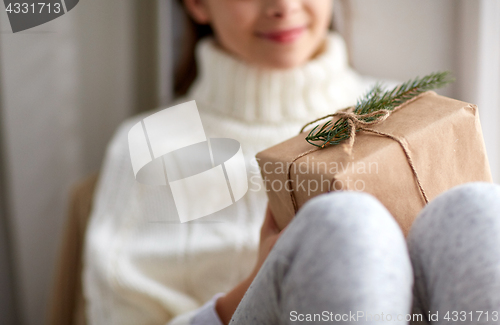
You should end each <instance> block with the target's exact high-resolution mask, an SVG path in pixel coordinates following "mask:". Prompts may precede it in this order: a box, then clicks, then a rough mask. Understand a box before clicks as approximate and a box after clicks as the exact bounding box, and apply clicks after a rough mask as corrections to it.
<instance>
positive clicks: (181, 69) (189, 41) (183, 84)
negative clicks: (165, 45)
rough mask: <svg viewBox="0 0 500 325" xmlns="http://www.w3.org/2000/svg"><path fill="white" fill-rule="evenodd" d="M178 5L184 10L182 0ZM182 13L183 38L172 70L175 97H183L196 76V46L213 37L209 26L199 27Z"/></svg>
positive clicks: (179, 0) (185, 13) (185, 11)
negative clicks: (208, 37)
mask: <svg viewBox="0 0 500 325" xmlns="http://www.w3.org/2000/svg"><path fill="white" fill-rule="evenodd" d="M178 3H179V4H180V6H182V7H183V8H184V3H183V1H182V0H178ZM183 12H184V16H185V17H184V18H185V19H184V21H185V22H186V23H185V26H184V37H183V42H182V49H181V52H180V58H181V59H180V60H179V64H178V65H177V66H176V67H175V70H174V96H175V97H180V96H183V95H185V94H186V93H187V91H188V90H189V87H191V84H192V83H193V81H194V80H195V79H196V76H197V74H198V68H197V66H196V57H195V56H196V53H195V48H196V44H197V43H198V41H199V40H201V39H202V38H204V37H207V36H210V35H213V30H212V28H211V27H210V25H200V24H198V23H196V22H195V21H194V20H193V18H191V16H190V15H188V14H187V10H183Z"/></svg>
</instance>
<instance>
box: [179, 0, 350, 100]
mask: <svg viewBox="0 0 500 325" xmlns="http://www.w3.org/2000/svg"><path fill="white" fill-rule="evenodd" d="M177 2H178V3H179V5H180V6H181V7H182V8H184V2H183V0H177ZM341 2H342V4H343V6H344V15H343V16H344V18H347V19H348V16H349V13H348V11H349V8H348V3H347V0H341ZM183 12H184V16H185V17H184V18H185V19H184V21H185V22H186V23H185V28H184V37H183V42H182V49H181V52H180V60H179V63H178V65H177V66H176V67H175V70H174V96H175V97H180V96H183V95H185V94H186V93H187V91H188V90H189V88H190V87H191V85H192V83H193V81H194V80H195V79H196V76H197V75H198V68H197V66H196V53H195V49H196V44H197V43H198V41H199V40H201V39H202V38H204V37H207V36H211V35H213V34H214V33H213V30H212V28H211V27H210V25H200V24H198V23H197V22H195V21H194V20H193V18H191V16H190V15H189V14H188V13H187V10H185V8H184V10H183ZM332 19H333V18H332ZM334 23H335V22H334ZM334 23H332V24H330V29H331V30H337V28H335V24H334ZM348 47H349V46H348ZM349 53H350V51H349Z"/></svg>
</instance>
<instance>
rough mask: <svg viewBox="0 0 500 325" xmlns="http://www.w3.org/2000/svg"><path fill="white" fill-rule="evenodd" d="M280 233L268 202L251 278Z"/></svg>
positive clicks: (257, 270)
mask: <svg viewBox="0 0 500 325" xmlns="http://www.w3.org/2000/svg"><path fill="white" fill-rule="evenodd" d="M285 228H286V227H285ZM280 235H281V232H280V230H279V229H278V226H277V225H276V222H275V221H274V216H273V214H272V212H271V209H270V208H269V204H268V205H267V208H266V216H265V218H264V223H263V224H262V227H261V228H260V244H259V256H258V258H257V263H256V264H255V268H254V270H253V271H252V273H251V275H250V277H251V278H252V279H253V278H254V277H255V276H256V275H257V272H259V270H260V268H261V266H262V264H264V261H265V260H266V258H267V255H269V252H270V251H271V249H272V248H273V247H274V244H275V243H276V241H277V240H278V238H279V237H280Z"/></svg>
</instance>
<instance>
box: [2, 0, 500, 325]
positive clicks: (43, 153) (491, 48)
mask: <svg viewBox="0 0 500 325" xmlns="http://www.w3.org/2000/svg"><path fill="white" fill-rule="evenodd" d="M0 7H1V8H2V11H1V13H0V131H1V132H0V324H26V325H35V324H41V323H43V319H44V314H45V311H46V309H47V301H48V300H49V297H50V292H51V287H52V284H53V281H54V269H55V262H56V260H57V255H58V251H59V249H60V247H59V246H60V244H61V236H62V235H61V233H62V229H63V226H64V224H65V218H66V216H67V210H68V199H69V192H70V188H71V186H72V185H73V184H75V182H77V181H78V180H79V179H81V178H82V177H84V176H86V175H88V174H89V173H92V172H96V171H98V170H99V168H100V166H101V163H102V159H103V155H104V152H105V150H106V145H107V143H108V141H109V140H110V138H111V136H112V135H113V132H114V130H115V128H116V127H117V126H118V125H119V124H120V122H121V121H122V120H123V119H125V118H126V117H128V116H131V115H134V114H136V113H138V112H141V111H145V110H151V109H155V108H159V107H162V106H167V105H168V104H169V102H170V101H171V100H172V98H173V97H172V93H173V92H172V79H173V76H172V71H173V67H174V66H175V64H176V57H177V56H178V55H179V54H178V53H179V50H178V49H179V48H180V47H181V44H182V30H183V19H182V15H181V12H180V11H179V9H178V8H176V5H175V3H174V1H172V0H106V1H98V0H82V1H80V3H79V4H78V6H77V7H76V8H75V9H73V10H71V11H70V12H68V13H67V14H65V15H63V16H62V17H60V18H58V19H55V20H53V21H51V22H49V23H46V24H44V25H41V26H38V27H35V28H32V29H29V30H26V31H23V32H19V33H16V34H13V33H12V31H11V29H10V25H9V22H8V19H7V15H6V12H5V11H4V10H3V8H4V7H3V6H0ZM334 7H335V21H336V25H337V28H338V29H339V30H340V32H341V33H342V34H343V35H344V37H345V39H346V41H347V43H348V46H349V49H350V57H351V64H352V66H353V67H354V68H355V69H356V70H357V71H358V72H360V73H361V74H364V75H370V76H373V77H377V78H385V79H393V80H401V81H403V80H406V79H409V78H413V77H415V76H417V75H420V76H422V75H425V74H427V73H429V72H433V71H437V70H451V71H452V72H453V73H454V75H455V77H456V79H457V81H456V82H455V83H454V84H453V85H451V86H448V87H447V88H446V89H444V90H442V91H440V93H441V94H444V95H447V96H451V97H454V98H457V99H460V100H464V101H468V102H471V103H475V104H477V105H478V106H479V109H480V115H481V121H482V127H483V133H484V137H485V141H486V146H487V150H488V155H489V160H490V164H491V168H492V172H493V176H494V180H495V182H499V180H500V131H499V129H500V128H499V126H500V1H499V0H474V1H470V0H440V1H435V0H339V1H336V2H335V6H334Z"/></svg>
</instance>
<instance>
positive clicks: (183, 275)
mask: <svg viewBox="0 0 500 325" xmlns="http://www.w3.org/2000/svg"><path fill="white" fill-rule="evenodd" d="M197 60H198V64H199V66H200V74H199V77H198V79H197V80H196V82H195V84H194V85H193V87H192V88H191V90H190V92H189V94H188V96H187V97H186V98H184V99H182V100H181V102H184V101H187V100H191V99H195V100H196V103H197V105H198V109H199V111H200V114H201V119H202V122H203V126H204V129H205V132H206V134H207V136H208V137H224V138H233V139H236V140H238V141H239V142H240V143H241V146H242V150H243V153H244V155H245V158H246V161H247V171H248V176H249V191H248V192H247V194H246V195H245V196H244V197H243V198H242V199H241V200H239V201H237V202H236V203H235V204H233V205H232V206H230V207H228V208H226V209H224V210H221V211H219V212H218V213H215V214H214V215H212V216H208V217H204V218H201V219H199V220H196V221H193V222H188V223H183V224H181V223H180V222H179V221H178V219H177V217H176V214H175V213H174V212H175V205H174V203H173V202H172V201H171V200H169V195H168V188H167V187H155V186H147V185H142V184H139V183H137V182H136V181H135V178H134V174H133V171H132V165H131V161H130V156H129V149H128V143H127V134H128V131H129V129H130V128H131V127H132V126H133V125H134V124H135V123H136V122H137V121H139V120H140V119H142V118H144V117H146V116H148V115H150V114H152V113H153V112H149V113H147V114H142V115H140V116H136V117H133V118H131V119H129V120H127V121H125V122H124V123H123V124H122V125H121V126H120V128H119V129H118V130H117V132H116V133H115V136H114V137H113V139H112V141H111V143H110V144H109V146H108V150H107V153H106V157H105V161H104V165H103V168H102V170H101V176H100V181H99V184H98V188H97V191H96V195H95V200H94V202H95V203H94V209H93V212H92V216H91V220H90V223H89V226H88V231H87V236H86V244H85V256H84V293H85V297H86V301H87V318H88V323H89V324H92V325H94V324H99V325H100V324H103V325H104V324H105V325H114V324H119V325H127V324H131V325H141V324H167V323H168V322H169V321H171V320H172V319H173V318H174V317H176V316H179V315H181V317H180V318H177V321H176V324H177V323H179V324H180V323H187V322H189V319H190V318H191V316H192V314H193V313H188V312H190V311H193V310H195V309H197V308H199V307H200V306H201V305H203V304H204V303H205V302H206V301H208V300H210V299H211V298H212V297H213V296H214V295H215V294H216V293H219V292H226V291H228V290H230V289H231V288H232V287H234V286H235V285H236V284H237V283H238V282H240V281H241V280H242V279H244V278H245V277H246V276H247V275H248V274H249V273H250V271H251V270H252V268H253V266H254V263H255V261H256V257H257V256H256V249H257V246H258V241H259V229H260V226H261V223H262V220H263V217H264V210H265V204H266V201H267V200H266V194H265V192H264V190H263V189H262V188H260V190H259V187H261V186H262V183H261V182H260V173H259V170H258V167H257V164H256V161H255V158H254V156H255V154H256V153H257V152H258V151H261V150H263V149H265V148H267V147H269V146H271V145H274V144H276V143H278V142H281V141H283V140H285V139H287V138H289V137H291V136H294V135H296V134H297V132H298V131H299V130H300V127H301V126H302V125H303V124H304V123H306V122H308V121H310V120H312V119H314V118H317V117H319V116H322V115H326V114H328V113H332V112H334V111H335V110H337V109H339V108H342V107H346V106H349V105H352V104H353V103H355V100H356V98H357V97H359V96H360V95H361V94H362V93H363V91H365V90H366V88H367V86H368V85H367V80H366V79H362V78H360V77H359V76H358V75H357V74H356V73H355V72H354V71H352V70H351V69H350V68H349V66H348V64H347V55H346V49H345V45H344V42H343V40H342V39H341V38H340V36H338V35H337V34H331V35H329V36H328V41H327V47H326V50H325V52H323V53H322V54H320V55H319V56H318V57H317V58H315V59H313V60H312V61H310V62H308V63H307V64H306V65H304V66H302V67H300V68H296V69H293V70H287V71H279V70H275V71H272V70H262V69H258V68H256V67H253V66H250V65H248V64H246V63H244V62H241V61H239V60H238V59H236V58H234V57H231V56H230V55H228V54H226V53H225V52H223V51H222V50H220V49H219V48H217V46H216V45H215V44H214V42H213V40H210V39H208V40H205V41H202V42H201V43H200V44H199V45H198V47H197ZM161 109H163V108H161Z"/></svg>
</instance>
